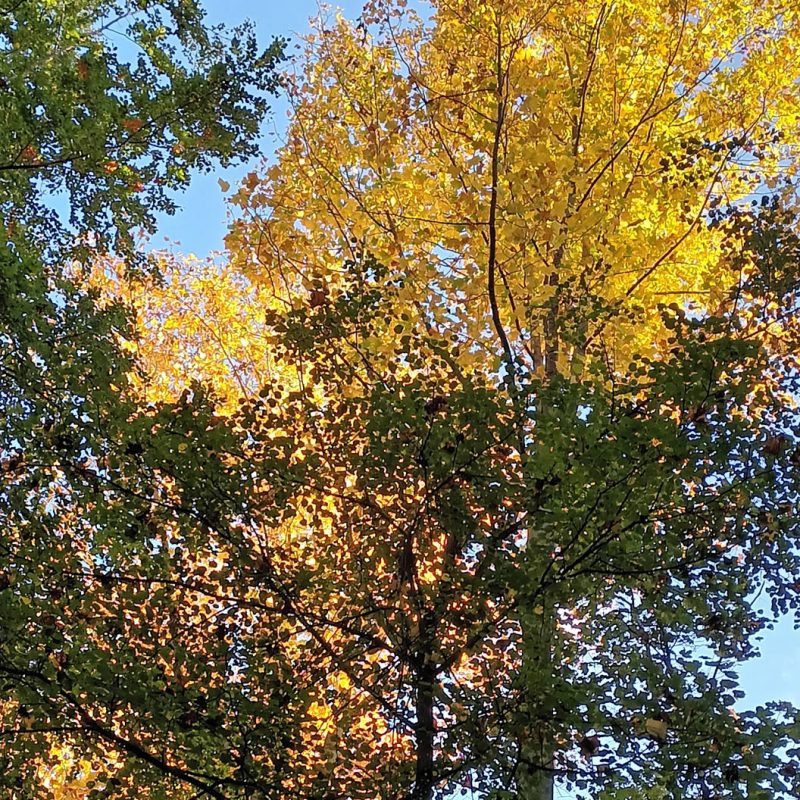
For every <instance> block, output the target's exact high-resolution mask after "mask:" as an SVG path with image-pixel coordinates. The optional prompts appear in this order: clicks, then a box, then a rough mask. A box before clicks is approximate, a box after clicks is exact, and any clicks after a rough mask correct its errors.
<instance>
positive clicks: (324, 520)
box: [0, 0, 800, 800]
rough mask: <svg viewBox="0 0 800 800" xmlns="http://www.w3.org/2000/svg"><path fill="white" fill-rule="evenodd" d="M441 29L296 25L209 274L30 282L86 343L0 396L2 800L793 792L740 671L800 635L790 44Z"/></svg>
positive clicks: (168, 266) (689, 28) (488, 20)
mask: <svg viewBox="0 0 800 800" xmlns="http://www.w3.org/2000/svg"><path fill="white" fill-rule="evenodd" d="M180 7H181V8H183V5H181V6H180ZM160 8H163V7H160ZM432 9H433V13H432V15H431V17H430V18H429V19H418V18H417V17H416V16H415V15H414V14H413V12H411V11H409V9H408V8H406V6H405V3H403V2H402V1H401V0H380V2H373V3H370V4H368V7H367V8H365V11H364V14H363V15H362V17H361V18H360V20H359V21H358V22H357V23H352V24H351V23H348V22H346V21H345V20H343V19H341V18H335V19H330V20H328V21H324V20H323V21H322V22H320V24H319V30H318V32H317V34H316V35H314V36H312V37H311V38H310V39H309V41H308V43H307V51H306V53H305V55H304V56H303V57H302V58H301V59H300V60H299V61H297V62H296V63H295V67H294V69H295V70H296V74H295V76H294V77H292V76H291V75H289V76H287V78H286V86H287V91H288V93H289V97H290V98H291V99H292V102H293V106H294V112H293V116H292V120H291V123H290V127H289V131H288V135H287V143H286V145H285V147H284V148H283V149H282V150H281V151H280V152H279V154H278V159H277V161H276V163H275V165H273V166H272V167H269V168H268V169H266V170H265V171H264V173H263V174H260V173H258V172H253V173H252V174H251V175H250V176H248V178H247V179H246V180H245V181H244V183H243V184H242V186H241V187H240V188H239V189H238V190H237V192H236V193H235V195H234V197H233V201H234V203H235V204H236V206H237V207H238V208H239V209H240V211H241V213H240V218H239V219H238V220H237V222H236V223H235V224H234V225H233V227H232V230H231V233H230V235H229V237H228V247H229V257H228V258H227V259H226V260H225V261H224V262H223V263H218V262H212V263H199V262H197V261H196V260H191V259H178V258H173V257H168V256H165V255H162V256H160V259H159V261H158V263H157V267H158V269H157V270H154V271H149V272H148V271H142V270H138V271H136V270H131V269H130V265H129V262H128V258H127V256H128V253H127V252H126V250H125V247H124V246H122V247H119V248H118V252H116V253H114V252H111V251H108V250H107V249H106V250H101V249H99V248H97V252H96V253H95V254H94V256H95V257H94V258H93V259H92V262H91V267H90V268H88V269H86V270H79V269H76V268H75V267H73V266H71V265H68V264H62V265H61V267H60V269H58V270H56V272H55V273H53V274H57V275H58V276H60V280H62V281H63V282H64V283H63V284H59V285H66V286H68V287H69V292H70V294H68V295H67V294H63V293H64V292H66V291H67V290H66V289H62V290H61V291H62V296H63V297H68V298H69V302H65V301H64V300H59V299H51V300H49V303H50V305H49V306H48V311H47V312H46V313H49V314H52V315H54V316H57V317H58V319H59V320H61V321H62V322H59V323H58V324H64V325H66V322H65V320H67V319H69V320H74V322H71V323H70V324H71V325H73V327H72V328H70V330H75V331H80V332H83V335H84V336H85V337H86V339H85V340H84V339H80V338H75V337H74V336H73V338H71V339H67V340H66V341H63V343H62V339H61V338H59V345H58V348H56V349H52V350H47V351H42V352H39V351H34V354H32V355H30V356H28V361H27V362H26V364H27V367H26V369H27V372H26V373H25V375H26V376H28V377H26V380H27V383H24V384H23V383H22V382H20V383H19V384H18V385H19V387H20V388H19V390H18V391H17V392H16V393H14V392H9V393H8V394H7V395H5V394H4V395H3V401H4V402H6V397H8V401H7V402H6V405H7V409H6V410H5V415H6V416H5V420H7V423H6V424H7V431H8V432H7V434H6V439H5V442H4V445H3V447H4V451H3V462H2V464H3V472H4V475H5V477H6V481H5V488H4V492H3V494H2V497H0V501H1V502H2V508H3V512H2V513H3V518H4V522H5V524H6V529H7V531H8V533H7V536H6V540H5V558H6V563H7V567H6V569H5V571H4V572H3V573H2V575H0V585H2V587H3V589H2V591H0V603H2V608H3V619H4V628H3V635H2V640H0V674H1V675H2V676H3V677H4V678H5V679H6V680H7V684H6V687H7V692H8V694H9V700H8V702H6V703H5V704H4V705H3V713H4V715H5V717H4V719H5V721H4V729H3V730H4V745H5V746H4V749H3V750H2V753H3V758H4V759H5V762H4V763H5V766H6V770H5V772H4V775H3V777H2V779H0V780H4V781H5V782H6V786H7V789H8V791H9V792H10V796H12V797H14V798H15V800H16V798H18V797H19V798H28V797H40V796H41V797H50V798H58V797H75V798H85V797H93V796H97V797H102V796H106V795H110V796H112V797H120V798H125V797H133V796H139V797H145V798H153V799H154V800H155V799H156V798H165V799H168V800H173V799H174V800H188V798H200V797H210V798H215V800H245V798H246V799H247V800H257V799H258V798H303V799H304V800H305V799H307V800H311V799H312V798H315V799H318V798H326V799H327V798H331V800H332V799H333V798H343V797H346V798H364V800H367V798H385V799H386V800H390V799H391V800H400V799H401V798H404V799H405V798H408V799H409V800H432V799H433V798H439V797H442V798H444V797H452V796H459V795H470V794H472V795H473V796H474V795H478V796H483V797H494V798H503V797H509V798H520V800H543V798H548V797H550V796H551V795H552V792H553V787H554V785H558V786H568V787H571V788H572V789H575V790H576V791H579V792H584V793H585V792H588V793H589V794H588V795H587V796H592V797H597V798H603V800H612V799H613V798H617V799H620V800H621V798H641V797H649V798H660V797H674V798H698V799H699V798H703V800H705V798H712V797H715V798H737V797H740V798H751V799H752V800H755V799H756V798H766V797H783V796H786V797H789V796H795V795H797V793H798V791H800V784H799V783H798V781H800V775H798V767H797V757H798V753H800V750H798V737H799V736H800V728H798V725H799V724H800V716H798V711H797V710H796V709H794V708H793V707H792V706H791V705H790V704H788V703H783V702H778V701H776V702H774V703H772V704H769V705H768V706H765V707H761V708H758V709H754V710H745V708H744V707H743V706H742V705H741V700H742V693H741V689H740V687H739V684H738V679H737V671H736V667H737V665H738V664H739V663H741V662H742V661H743V660H745V659H747V658H750V657H752V656H753V655H754V654H755V653H756V652H757V650H756V643H757V639H758V635H759V633H760V632H761V631H762V630H763V629H764V627H765V626H766V625H767V624H769V622H770V620H771V619H773V618H774V617H776V616H777V615H781V614H796V613H797V611H798V605H799V601H800V594H799V593H800V583H799V582H798V578H797V576H798V571H799V570H800V563H798V559H800V553H799V552H798V548H797V544H798V543H797V537H798V533H800V531H798V524H797V518H798V515H797V508H796V505H797V482H798V470H799V469H800V446H799V443H800V439H799V438H798V434H800V431H798V423H799V422H800V420H798V415H797V411H796V397H797V391H798V386H797V380H798V369H797V367H798V365H797V361H796V360H797V353H798V352H800V341H798V334H799V333H800V331H799V330H798V321H797V314H796V310H797V299H796V289H797V277H798V270H799V268H800V239H799V238H798V224H797V209H796V195H795V187H794V180H795V171H796V155H797V154H796V144H797V133H798V131H797V121H798V115H797V102H798V100H797V94H796V81H797V78H798V74H797V72H798V69H799V68H798V64H800V61H799V60H798V59H797V55H796V53H797V43H798V33H800V31H798V25H800V19H799V18H798V15H797V13H796V12H794V11H793V10H792V9H791V7H786V6H785V5H784V4H781V3H777V2H771V0H759V1H758V2H755V0H754V1H753V2H749V3H744V4H742V3H739V4H733V3H719V2H717V3H713V4H712V3H710V2H705V1H702V2H701V0H698V2H695V3H684V4H681V3H673V2H670V3H663V4H656V5H653V4H641V3H617V4H607V3H602V2H596V1H595V0H592V1H591V2H585V3H581V4H576V3H548V4H540V3H530V2H525V3H522V2H517V1H516V0H492V2H475V1H474V0H469V1H467V0H464V1H463V2H461V1H459V2H453V1H452V0H438V1H437V2H434V3H433V4H432ZM176 19H180V18H179V17H178V18H176ZM176 30H178V31H180V30H182V29H181V28H180V26H179V27H178V28H177V29H176ZM158 52H161V51H158ZM226 52H227V51H226ZM246 52H247V53H251V54H253V53H255V52H256V51H255V50H254V49H250V48H246ZM231 58H233V59H234V61H233V62H231V63H232V64H233V63H234V62H235V63H236V64H237V65H238V66H237V68H239V69H242V67H241V64H242V63H243V62H242V61H241V60H239V59H241V58H242V56H241V54H240V53H236V52H235V51H232V56H231ZM176 63H177V64H182V63H183V61H182V60H181V59H177V60H176ZM262 63H263V62H262ZM176 69H177V67H176ZM241 74H244V73H241ZM269 75H272V72H271V62H270V70H269ZM212 85H213V84H212ZM243 85H244V84H243ZM243 91H244V90H243ZM115 96H116V95H115ZM169 96H170V97H172V95H169ZM248 96H249V95H248ZM169 107H170V108H172V109H177V110H176V111H175V113H176V116H175V119H176V120H177V121H176V122H175V125H176V126H180V128H181V129H182V130H183V129H186V128H187V125H186V123H185V122H182V121H181V120H182V118H183V114H184V113H185V110H184V107H183V106H180V105H179V104H173V100H172V99H171V100H170V105H169ZM220 107H221V108H225V106H220ZM200 108H203V106H200ZM209 108H211V106H209ZM231 108H235V109H238V108H239V106H238V105H236V106H231ZM259 108H260V107H259ZM114 113H119V117H117V122H118V123H119V122H120V120H121V124H122V126H123V129H124V123H125V121H126V120H128V119H132V118H136V119H138V118H139V116H138V115H132V114H131V112H130V111H128V110H125V111H124V112H122V111H119V109H117V110H116V111H115V112H114ZM215 113H219V112H218V111H216V112H215ZM252 119H254V118H253V117H250V116H248V117H246V120H249V121H252ZM231 124H232V123H231ZM241 124H242V126H243V127H242V128H241V129H239V128H236V130H240V132H241V135H243V136H245V139H242V140H236V141H240V146H241V148H244V149H239V150H237V151H236V152H240V153H241V152H246V149H247V144H246V142H248V141H250V140H249V139H247V138H246V137H247V136H249V135H250V133H251V131H252V129H251V128H249V127H247V126H246V125H245V124H244V122H242V123H241ZM223 127H224V125H223ZM161 131H162V132H161V135H162V136H167V137H168V149H169V150H170V152H171V153H172V154H173V155H176V156H181V157H183V154H184V152H185V151H180V152H179V153H177V154H176V153H174V152H173V150H174V143H173V142H172V140H171V139H169V137H171V136H173V135H175V134H174V128H169V129H166V128H165V129H161ZM191 141H192V143H193V144H194V145H198V140H197V139H196V138H195V139H192V140H191ZM200 141H202V136H201V137H200ZM225 141H229V140H225ZM183 146H186V147H188V145H186V144H184V145H183ZM204 152H205V151H203V150H201V151H200V154H199V155H196V156H187V158H189V159H190V163H196V164H198V165H199V166H203V164H204V162H203V161H202V158H204V157H205V156H204V155H203V153H204ZM217 155H218V156H221V157H222V158H225V157H226V151H225V150H223V149H222V148H220V152H218V153H217ZM98 158H99V159H100V161H99V162H98V163H101V164H104V163H107V162H106V161H104V160H103V159H107V158H108V156H107V154H106V153H102V154H100V155H99V156H98ZM153 158H154V164H156V166H155V167H152V168H154V169H155V168H160V166H158V165H163V169H164V170H165V171H166V174H167V175H169V174H171V173H170V169H174V168H175V165H174V164H173V163H172V162H170V161H167V162H161V161H158V159H157V157H156V156H153ZM192 158H196V159H200V160H199V161H191V159H192ZM113 160H114V162H117V161H118V159H113ZM119 163H121V161H120V162H119ZM136 163H138V162H136ZM170 165H172V166H170ZM130 169H134V166H133V165H131V166H130ZM103 172H104V175H106V176H107V175H108V174H109V173H108V172H107V170H105V169H104V171H103ZM110 174H111V175H114V174H116V170H113V171H112V172H111V173H110ZM176 177H177V179H178V180H182V178H180V177H179V176H177V173H176ZM102 181H103V182H102V184H101V186H102V190H103V191H106V190H107V189H108V187H109V186H112V185H113V186H116V187H117V189H120V185H119V184H117V183H113V184H110V183H108V182H107V181H106V178H105V177H104V178H103V179H102ZM120 191H122V190H121V189H120ZM125 191H127V190H125ZM125 191H122V194H123V195H124V197H126V198H127V197H128V194H126V193H125ZM138 194H139V193H138V192H134V193H133V195H134V200H135V199H136V197H137V196H138ZM76 202H77V201H76ZM112 205H113V204H112ZM126 213H127V212H126ZM130 213H131V214H132V213H133V212H130ZM87 219H90V220H91V224H90V225H89V227H88V228H87V230H89V231H91V230H92V227H91V226H92V225H94V224H96V223H95V221H94V220H93V219H92V218H91V217H87ZM121 219H122V218H118V219H116V220H115V221H114V225H115V226H116V227H115V228H114V230H117V229H119V228H121ZM129 219H131V220H132V219H133V217H130V218H129ZM124 230H125V231H127V232H130V227H127V228H124ZM103 231H104V229H103V228H102V227H101V228H100V234H102V233H103ZM90 241H91V242H92V243H93V242H94V241H95V240H93V239H92V240H90ZM97 241H102V239H98V240H97ZM117 241H118V242H122V243H123V244H124V242H125V241H126V236H125V235H124V234H123V236H122V237H121V238H120V237H117ZM13 252H17V251H13ZM43 252H44V251H43ZM47 291H52V290H51V289H50V287H49V286H48V288H47ZM40 296H41V297H49V295H48V294H47V293H46V291H45V290H43V291H42V292H41V294H40ZM87 309H88V310H87ZM42 313H45V312H42ZM34 334H36V332H34ZM32 339H34V340H36V341H37V342H38V341H44V342H47V341H48V339H47V337H46V336H41V335H38V334H36V335H34V336H32ZM83 341H87V342H91V345H89V344H82V342H83ZM97 342H103V343H104V345H103V347H99V346H98V345H97ZM59 348H60V349H59ZM18 349H19V348H18ZM10 352H16V351H13V348H12V349H11V350H10ZM31 375H33V376H35V381H34V380H33V378H31V377H29V376H31ZM54 398H55V399H54ZM53 409H56V410H55V411H54V410H53ZM759 598H766V600H767V601H768V602H767V603H766V604H765V603H763V602H758V599H759Z"/></svg>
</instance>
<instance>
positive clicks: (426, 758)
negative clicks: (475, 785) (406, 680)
mask: <svg viewBox="0 0 800 800" xmlns="http://www.w3.org/2000/svg"><path fill="white" fill-rule="evenodd" d="M434 680H435V674H434V670H433V669H432V668H431V667H430V666H428V665H424V666H423V667H422V668H421V669H420V670H419V672H418V674H417V682H416V687H415V692H416V697H415V706H416V717H417V719H416V724H415V726H414V733H415V735H416V740H417V764H416V772H415V776H414V791H413V793H412V795H411V800H429V799H430V797H431V796H432V793H433V743H434V737H435V735H436V728H435V723H434V717H433V685H434Z"/></svg>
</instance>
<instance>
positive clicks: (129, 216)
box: [0, 0, 282, 798]
mask: <svg viewBox="0 0 800 800" xmlns="http://www.w3.org/2000/svg"><path fill="white" fill-rule="evenodd" d="M119 43H122V45H121V48H120V49H121V51H122V53H123V54H128V53H131V52H132V60H128V58H127V57H126V56H125V55H121V54H120V52H119V50H118V47H117V45H118V44H119ZM0 49H1V50H2V63H0V89H1V91H0V114H1V115H2V118H3V126H2V132H0V245H2V246H1V247H0V282H1V283H0V343H1V344H0V369H2V375H3V384H2V391H0V413H1V414H2V416H1V418H0V457H1V458H2V461H0V463H2V469H3V474H4V488H3V492H2V498H1V499H0V507H1V508H2V518H3V523H4V540H3V545H2V548H3V549H2V552H3V562H4V563H3V569H2V573H1V577H0V585H1V586H2V589H3V591H2V599H0V604H1V605H2V616H3V634H2V638H3V653H2V666H0V671H2V674H3V676H4V681H5V683H4V691H3V697H2V702H0V713H2V719H3V723H2V724H3V741H4V742H7V741H9V737H15V738H14V742H15V747H16V748H17V749H13V748H12V749H9V747H8V746H5V747H4V750H3V764H4V770H3V777H2V779H1V780H2V785H3V787H4V788H3V794H4V796H9V797H26V798H27V797H34V796H40V795H41V796H46V795H47V793H48V792H49V791H54V792H57V793H58V792H61V793H62V794H61V795H59V796H63V797H70V796H81V797H82V796H85V793H86V792H87V791H88V789H87V788H86V787H87V786H88V785H91V780H92V779H93V777H94V775H93V773H92V771H91V769H89V768H88V767H87V766H86V765H87V764H89V765H91V763H92V761H91V759H92V753H91V752H90V751H89V750H86V749H84V750H77V751H71V750H70V747H69V741H68V735H69V734H68V731H69V728H70V725H69V724H67V725H66V727H63V726H62V727H58V726H54V727H53V728H52V730H48V729H47V728H46V727H44V728H41V729H40V730H39V733H36V731H37V730H38V729H37V727H36V726H35V725H33V723H32V719H33V716H34V715H35V714H36V713H37V703H34V704H32V705H31V704H30V703H29V702H28V701H27V700H25V699H24V698H23V695H25V692H26V689H25V683H26V682H27V681H31V680H34V679H33V677H32V675H33V670H32V669H31V665H32V664H34V663H36V659H37V658H39V657H46V656H47V655H50V657H51V661H53V660H54V659H55V658H56V657H55V656H54V655H53V651H54V646H55V645H54V643H55V642H56V641H57V640H58V638H59V636H60V635H61V634H60V633H59V630H63V628H60V627H59V626H57V625H56V618H55V616H53V615H52V614H51V613H50V612H49V611H48V612H47V613H46V615H45V617H42V616H41V615H42V614H43V613H45V612H43V610H42V607H41V605H42V603H43V602H45V601H46V602H50V603H51V604H53V605H54V606H55V607H56V609H60V610H61V611H63V610H64V608H65V607H68V606H69V602H70V601H69V599H68V598H69V597H70V596H71V595H73V594H74V593H75V591H76V587H77V586H80V580H79V578H78V576H76V575H72V576H67V575H65V574H63V573H59V578H60V580H59V581H56V580H54V579H53V573H52V572H51V571H49V570H48V566H47V564H48V559H51V558H53V557H56V556H54V554H58V553H59V552H60V551H62V550H64V548H66V547H67V546H68V545H67V542H69V543H71V546H73V547H74V548H75V550H76V551H81V548H82V547H84V546H88V545H86V543H85V542H83V544H82V543H81V539H80V533H79V531H78V529H77V528H78V526H79V524H80V523H79V521H77V520H76V518H75V517H74V516H69V514H68V513H66V512H65V516H64V517H63V518H62V519H60V520H59V519H57V517H55V516H54V514H55V513H56V508H57V507H58V501H57V499H56V498H61V499H62V501H63V502H66V499H65V498H67V497H71V496H72V495H73V494H74V495H75V496H79V495H80V494H81V490H82V486H81V475H82V473H81V472H77V473H76V472H74V469H75V468H76V467H75V465H76V464H79V465H80V464H83V463H84V460H85V459H87V458H89V457H90V454H92V453H97V452H100V451H102V450H103V449H104V448H106V449H107V448H108V443H109V440H110V439H109V437H111V438H113V436H114V435H115V431H118V429H119V426H120V424H121V423H122V422H123V421H124V420H125V419H126V418H127V416H128V415H130V413H131V406H130V405H128V404H126V403H125V402H123V401H121V399H120V396H119V393H120V388H121V387H122V386H124V385H125V382H126V377H125V376H126V374H128V372H129V369H130V365H131V359H130V355H129V354H126V353H124V352H123V351H121V350H120V349H119V339H120V335H121V334H123V333H124V332H125V331H126V330H128V321H127V320H126V318H125V316H124V313H123V310H122V309H121V308H120V307H113V308H109V309H105V310H104V309H100V308H99V307H98V306H97V305H96V300H97V297H96V295H95V294H93V293H92V292H87V291H85V290H84V289H83V288H81V284H83V279H82V277H81V273H82V271H84V270H87V269H88V268H89V266H90V264H91V261H92V260H93V259H95V258H98V257H100V256H107V255H108V254H110V253H116V254H117V255H119V256H122V257H124V258H125V259H126V261H127V263H128V267H129V269H130V270H132V271H135V270H137V269H142V268H143V267H144V266H145V259H143V258H141V257H140V255H139V254H138V253H137V247H136V240H137V235H138V233H139V232H145V233H146V232H151V231H152V230H153V227H154V219H155V217H154V215H155V213H156V212H159V211H167V212H171V211H174V210H175V204H174V201H173V200H172V197H171V193H173V192H174V190H176V189H180V188H182V187H183V186H185V185H186V183H187V181H188V180H189V176H190V174H191V172H192V171H194V170H198V169H200V170H207V169H210V168H211V167H213V166H214V165H216V164H219V163H222V164H227V163H230V162H232V161H234V160H237V159H241V158H243V157H246V156H250V155H252V154H254V152H255V149H256V144H255V138H256V134H257V131H258V126H259V124H260V121H261V119H262V118H263V116H264V114H265V112H266V111H267V95H268V93H271V92H273V91H274V90H275V88H276V87H277V79H276V76H275V66H276V64H277V62H278V60H279V59H280V57H281V51H282V42H280V41H277V40H276V41H275V42H274V43H273V44H272V45H271V46H270V47H269V48H267V49H266V50H265V51H263V52H261V51H260V50H259V49H258V48H257V46H256V42H255V39H254V37H253V35H252V32H251V31H250V29H249V28H248V27H247V26H243V27H240V28H237V29H232V30H226V29H223V28H221V27H220V28H215V29H209V28H208V27H206V26H205V25H204V23H203V12H202V10H201V9H200V7H199V6H198V5H197V4H196V3H194V2H192V1H191V0H190V1H189V2H184V1H182V2H174V3H173V2H163V3H157V2H148V1H146V0H145V1H144V2H135V3H133V2H105V1H102V2H88V3H87V2H44V3H41V2H29V1H28V0H22V2H15V3H13V4H11V5H9V7H8V8H4V9H0ZM64 209H66V213H64ZM78 469H82V467H78ZM95 535H97V534H96V533H95ZM65 537H66V538H65ZM39 548H41V549H39ZM82 552H86V550H85V549H84V550H83V551H82ZM57 598H59V599H57ZM65 598H67V599H65ZM48 615H49V616H48ZM59 625H60V623H59ZM74 641H75V642H76V647H78V648H79V647H80V644H79V638H78V639H76V640H74ZM51 666H52V664H51ZM61 688H62V691H63V692H66V691H67V689H66V688H65V687H61ZM78 696H79V693H78V695H76V697H78ZM62 699H63V698H62ZM65 731H66V734H64V732H65ZM26 737H27V741H28V744H24V742H25V741H26ZM17 745H19V746H18V747H17ZM70 754H72V755H70ZM48 764H49V765H51V766H52V771H51V772H48V771H47V766H48Z"/></svg>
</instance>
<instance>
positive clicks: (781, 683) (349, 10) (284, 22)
mask: <svg viewBox="0 0 800 800" xmlns="http://www.w3.org/2000/svg"><path fill="white" fill-rule="evenodd" d="M361 5H362V0H340V2H339V3H337V4H335V6H334V8H336V7H338V8H341V9H342V11H343V13H344V14H345V15H346V16H348V17H351V18H352V17H355V16H357V15H358V14H359V12H360V10H361ZM206 8H207V9H208V14H209V20H210V21H211V22H225V23H227V24H235V23H237V22H241V21H242V20H244V19H246V18H250V19H252V20H253V22H255V24H256V27H257V31H258V33H259V36H260V38H261V39H262V40H263V41H264V43H266V42H267V41H268V40H269V39H270V38H271V37H272V36H274V35H281V36H287V37H289V38H290V40H291V39H292V38H295V36H296V35H298V34H299V35H302V33H303V32H304V31H307V30H308V19H309V17H311V16H313V15H315V14H316V13H317V10H318V3H317V0H207V2H206ZM289 52H290V53H291V52H293V50H292V42H291V41H290V45H289ZM286 115H287V106H286V103H285V102H284V101H282V100H280V99H278V100H276V101H275V103H274V105H273V115H272V118H271V119H270V120H269V121H268V122H267V123H266V124H265V125H264V129H263V133H262V137H261V153H262V157H263V158H266V159H269V158H270V157H271V156H272V155H273V154H274V150H275V148H276V147H277V146H278V145H279V144H280V137H281V133H282V131H283V130H284V129H285V126H286ZM255 163H258V162H257V161H256V162H255ZM255 163H254V164H249V165H244V166H241V167H236V168H231V169H228V170H224V171H216V172H214V173H212V174H209V175H204V176H196V177H195V179H194V181H193V183H192V185H191V187H190V189H189V190H188V191H187V192H186V193H185V194H184V195H182V196H180V197H179V198H177V199H178V202H179V203H180V205H181V206H182V209H181V210H180V211H179V212H178V213H177V215H175V216H174V217H164V218H161V219H160V230H159V233H158V235H157V236H156V237H155V238H154V239H153V241H152V245H153V246H155V247H163V246H164V245H165V241H164V237H166V238H167V239H169V240H170V241H171V242H175V244H173V245H172V247H173V248H174V249H175V250H178V251H180V252H183V253H194V254H196V255H198V256H200V257H202V256H205V255H208V254H209V253H211V252H213V251H215V250H221V249H222V248H223V237H224V235H225V232H226V230H227V221H226V215H227V211H226V207H225V202H224V198H223V194H222V191H221V189H220V188H219V185H218V183H217V181H218V179H219V178H220V177H222V178H224V179H225V180H227V181H228V182H229V183H231V185H232V186H235V184H236V183H237V181H238V180H239V179H240V178H241V177H242V176H243V175H244V174H245V173H246V172H248V171H249V170H251V169H252V168H253V166H254V165H255ZM178 243H179V244H178ZM762 652H763V654H764V655H763V657H762V658H760V659H757V660H754V661H751V662H749V663H747V664H745V665H744V666H743V668H742V671H741V674H742V677H743V684H744V687H743V688H744V689H745V690H746V692H747V698H746V699H745V701H744V702H743V703H742V704H741V705H742V707H743V708H744V707H753V706H755V705H758V704H760V703H764V702H766V701H768V700H790V701H792V702H794V703H795V704H796V705H798V706H800V684H798V681H797V675H798V674H800V635H798V632H797V631H794V629H793V624H792V621H791V620H786V621H784V622H782V623H781V624H779V625H778V626H777V627H776V629H775V630H774V631H771V632H768V633H767V634H766V636H765V639H764V644H763V647H762Z"/></svg>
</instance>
